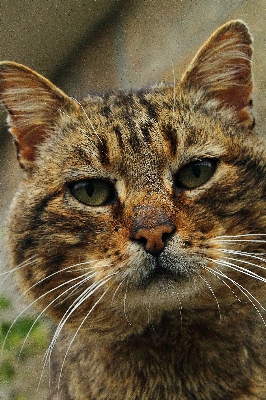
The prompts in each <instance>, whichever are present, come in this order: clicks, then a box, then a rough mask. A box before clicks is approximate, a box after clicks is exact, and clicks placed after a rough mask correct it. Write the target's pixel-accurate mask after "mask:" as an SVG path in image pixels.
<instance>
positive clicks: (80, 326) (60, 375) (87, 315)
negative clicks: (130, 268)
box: [57, 274, 115, 398]
mask: <svg viewBox="0 0 266 400" xmlns="http://www.w3.org/2000/svg"><path fill="white" fill-rule="evenodd" d="M112 275H115V274H112ZM112 275H111V276H110V277H109V279H108V280H110V279H111V277H112ZM104 283H106V282H104ZM100 286H102V285H99V286H98V287H97V289H99V287H100ZM97 289H96V290H97ZM108 290H109V289H106V290H105V292H104V293H103V294H102V295H101V296H100V297H99V299H98V300H97V301H96V302H95V303H94V305H93V306H92V307H91V309H90V311H89V312H88V313H87V314H86V316H85V317H84V318H83V320H82V322H81V324H80V325H79V327H78V329H77V330H76V332H75V335H74V336H73V338H72V339H71V342H70V343H69V345H68V348H67V350H66V353H65V356H64V359H63V361H62V365H61V369H60V373H59V378H58V385H57V398H59V390H60V382H61V378H62V373H63V369H64V365H65V362H66V358H67V355H68V353H69V351H70V348H71V346H72V344H73V342H74V340H75V339H76V337H77V335H78V333H79V331H80V329H81V328H82V326H83V325H84V323H85V321H86V320H87V318H88V317H89V315H90V314H91V313H92V311H93V310H94V309H95V307H96V306H97V305H98V304H99V303H100V301H101V300H102V298H103V297H104V296H105V295H106V293H107V292H108ZM86 299H87V297H86ZM86 299H85V300H86ZM85 300H84V301H85Z"/></svg>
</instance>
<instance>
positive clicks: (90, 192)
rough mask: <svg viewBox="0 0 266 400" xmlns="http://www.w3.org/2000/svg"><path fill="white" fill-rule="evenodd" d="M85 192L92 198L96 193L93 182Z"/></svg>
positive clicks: (87, 185) (86, 187) (88, 184)
mask: <svg viewBox="0 0 266 400" xmlns="http://www.w3.org/2000/svg"><path fill="white" fill-rule="evenodd" d="M85 190H86V193H87V195H88V196H90V197H91V196H92V195H93V193H94V184H93V183H92V182H88V183H87V184H86V186H85Z"/></svg>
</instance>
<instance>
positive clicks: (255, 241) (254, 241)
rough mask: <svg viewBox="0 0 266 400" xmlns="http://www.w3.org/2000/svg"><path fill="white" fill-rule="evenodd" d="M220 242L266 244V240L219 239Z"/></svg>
mask: <svg viewBox="0 0 266 400" xmlns="http://www.w3.org/2000/svg"><path fill="white" fill-rule="evenodd" d="M219 242H229V243H235V242H245V243H246V242H248V243H266V240H264V239H219Z"/></svg>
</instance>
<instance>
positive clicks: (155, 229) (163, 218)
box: [131, 206, 175, 254]
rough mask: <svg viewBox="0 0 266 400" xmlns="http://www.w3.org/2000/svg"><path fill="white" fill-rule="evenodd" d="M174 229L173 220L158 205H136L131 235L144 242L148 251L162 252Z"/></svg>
mask: <svg viewBox="0 0 266 400" xmlns="http://www.w3.org/2000/svg"><path fill="white" fill-rule="evenodd" d="M174 230H175V226H174V224H173V222H172V221H171V220H170V219H169V217H168V216H167V215H165V213H164V212H162V211H161V210H158V209H157V208H156V207H153V206H141V207H135V209H134V219H133V225H132V235H131V237H132V239H135V240H137V241H138V242H140V243H142V244H143V245H144V247H145V250H146V251H147V252H148V253H152V254H158V253H161V252H162V251H163V249H164V247H165V243H166V239H167V238H168V237H169V236H170V235H171V234H172V233H173V231H174Z"/></svg>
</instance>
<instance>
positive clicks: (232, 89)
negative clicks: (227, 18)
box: [180, 20, 254, 128]
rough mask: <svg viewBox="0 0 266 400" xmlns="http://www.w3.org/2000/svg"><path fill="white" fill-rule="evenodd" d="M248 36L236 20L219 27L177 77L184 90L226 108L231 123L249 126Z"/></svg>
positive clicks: (249, 64)
mask: <svg viewBox="0 0 266 400" xmlns="http://www.w3.org/2000/svg"><path fill="white" fill-rule="evenodd" d="M251 44H252V38H251V36H250V33H249V30H248V27H247V26H246V24H245V23H244V22H242V21H239V20H236V21H231V22H228V23H227V24H225V25H223V26H221V27H220V28H219V29H218V30H217V31H216V32H214V33H213V35H212V36H211V37H210V38H209V40H208V41H207V42H206V43H205V44H204V45H203V46H202V48H201V49H200V50H199V51H198V53H197V54H196V56H195V58H194V59H193V61H192V62H191V64H190V66H189V67H188V69H187V71H186V72H185V74H184V75H183V78H182V79H181V83H180V86H181V87H183V88H185V90H196V91H197V92H200V93H202V95H203V97H204V101H208V100H210V101H211V103H212V105H214V106H215V107H216V108H218V109H220V110H221V109H223V108H230V109H231V110H232V111H233V113H232V122H234V123H236V124H242V125H244V126H245V127H248V128H251V127H253V125H254V120H253V117H252V115H251V105H252V102H251V99H250V95H251V91H252V86H253V81H252V71H251V57H252V47H251Z"/></svg>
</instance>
